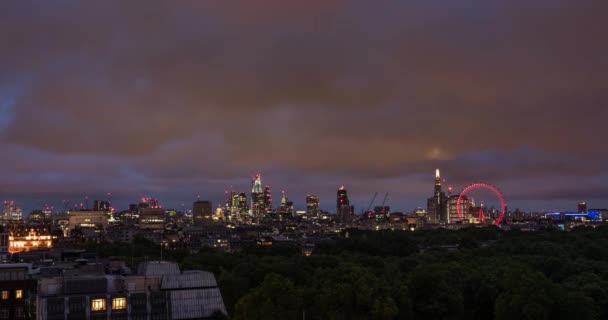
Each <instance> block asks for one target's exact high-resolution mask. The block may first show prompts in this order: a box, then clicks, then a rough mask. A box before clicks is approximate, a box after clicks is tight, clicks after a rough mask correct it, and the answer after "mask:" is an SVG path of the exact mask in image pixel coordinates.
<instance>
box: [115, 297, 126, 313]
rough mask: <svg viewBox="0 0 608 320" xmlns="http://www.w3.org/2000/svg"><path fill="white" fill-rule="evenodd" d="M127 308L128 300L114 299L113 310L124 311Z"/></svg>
mask: <svg viewBox="0 0 608 320" xmlns="http://www.w3.org/2000/svg"><path fill="white" fill-rule="evenodd" d="M126 308H127V298H114V299H112V309H113V310H124V309H126Z"/></svg>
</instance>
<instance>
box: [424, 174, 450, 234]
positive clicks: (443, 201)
mask: <svg viewBox="0 0 608 320" xmlns="http://www.w3.org/2000/svg"><path fill="white" fill-rule="evenodd" d="M434 191H435V192H434V193H433V197H431V198H429V199H428V200H427V217H428V222H429V223H446V222H447V220H448V217H447V215H448V212H447V201H448V199H447V197H446V195H445V192H443V190H442V189H441V174H440V172H439V169H436V170H435V190H434Z"/></svg>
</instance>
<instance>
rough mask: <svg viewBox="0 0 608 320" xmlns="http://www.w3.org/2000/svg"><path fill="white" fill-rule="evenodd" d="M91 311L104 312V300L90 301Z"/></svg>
mask: <svg viewBox="0 0 608 320" xmlns="http://www.w3.org/2000/svg"><path fill="white" fill-rule="evenodd" d="M91 310H92V311H105V310H106V299H93V300H91Z"/></svg>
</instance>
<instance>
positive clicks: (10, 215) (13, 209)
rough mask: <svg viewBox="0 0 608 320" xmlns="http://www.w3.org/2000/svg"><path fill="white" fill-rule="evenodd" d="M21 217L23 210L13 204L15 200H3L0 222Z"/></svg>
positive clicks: (12, 220) (19, 219) (20, 218)
mask: <svg viewBox="0 0 608 320" xmlns="http://www.w3.org/2000/svg"><path fill="white" fill-rule="evenodd" d="M22 219H23V212H22V210H21V208H19V207H17V206H16V205H15V201H13V200H10V201H4V206H3V208H2V213H1V214H0V223H6V222H14V221H21V220H22Z"/></svg>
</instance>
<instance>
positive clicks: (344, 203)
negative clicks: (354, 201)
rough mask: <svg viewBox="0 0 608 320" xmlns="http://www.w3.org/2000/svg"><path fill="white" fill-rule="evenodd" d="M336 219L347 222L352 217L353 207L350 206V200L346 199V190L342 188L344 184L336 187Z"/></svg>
mask: <svg viewBox="0 0 608 320" xmlns="http://www.w3.org/2000/svg"><path fill="white" fill-rule="evenodd" d="M336 205H337V208H336V214H337V218H338V219H337V220H338V222H341V223H349V222H351V221H352V219H353V208H352V207H351V206H350V201H349V200H348V192H347V191H346V189H344V186H341V187H340V189H338V198H337V203H336Z"/></svg>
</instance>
